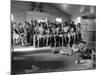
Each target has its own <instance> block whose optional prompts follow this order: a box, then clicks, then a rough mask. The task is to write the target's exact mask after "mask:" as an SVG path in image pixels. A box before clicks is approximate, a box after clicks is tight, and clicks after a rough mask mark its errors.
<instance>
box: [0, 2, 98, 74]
mask: <svg viewBox="0 0 100 75" xmlns="http://www.w3.org/2000/svg"><path fill="white" fill-rule="evenodd" d="M26 1H27V0H26ZM28 1H29V0H28ZM30 1H36V0H30ZM37 1H44V2H45V1H46V2H57V3H65V2H66V3H70V4H89V5H96V6H97V20H96V22H97V23H96V24H97V27H96V31H97V44H96V45H97V48H96V50H97V70H91V71H87V70H86V71H74V72H73V71H70V72H54V73H41V75H51V74H52V75H75V74H76V75H100V73H99V71H100V69H99V66H100V65H99V64H100V59H99V57H100V54H99V53H100V50H99V41H100V21H99V20H100V18H99V17H100V2H99V0H98V1H97V0H48V1H47V0H37ZM0 9H1V11H0V24H1V25H0V35H1V36H0V50H1V51H0V59H1V61H0V75H10V68H11V67H10V66H11V62H10V0H1V1H0ZM31 75H32V74H31ZM34 75H39V74H34Z"/></svg>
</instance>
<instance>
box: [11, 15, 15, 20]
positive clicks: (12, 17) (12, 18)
mask: <svg viewBox="0 0 100 75" xmlns="http://www.w3.org/2000/svg"><path fill="white" fill-rule="evenodd" d="M11 21H12V22H13V21H14V16H13V14H11Z"/></svg>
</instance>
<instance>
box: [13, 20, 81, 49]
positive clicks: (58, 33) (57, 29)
mask: <svg viewBox="0 0 100 75" xmlns="http://www.w3.org/2000/svg"><path fill="white" fill-rule="evenodd" d="M12 30H13V32H12V33H13V44H14V45H23V46H27V45H34V46H35V47H45V46H51V47H61V46H65V47H67V46H72V45H73V44H78V43H79V42H80V41H81V40H82V38H81V32H80V31H81V24H80V23H78V24H77V25H75V24H74V22H72V23H68V22H62V23H58V22H55V23H52V22H50V21H47V22H38V21H37V20H35V21H31V22H27V21H25V25H23V24H22V23H19V24H17V23H13V24H12Z"/></svg>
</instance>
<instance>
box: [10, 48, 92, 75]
mask: <svg viewBox="0 0 100 75" xmlns="http://www.w3.org/2000/svg"><path fill="white" fill-rule="evenodd" d="M77 55H78V54H76V56H77ZM75 60H76V59H75V55H72V56H67V55H62V54H54V53H53V52H52V50H51V49H46V50H38V51H27V52H26V51H25V52H23V51H22V52H15V54H13V56H12V75H15V74H29V73H42V72H58V71H76V70H90V69H92V68H91V67H86V66H84V65H80V64H75ZM32 66H33V67H32ZM34 66H35V67H34Z"/></svg>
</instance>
